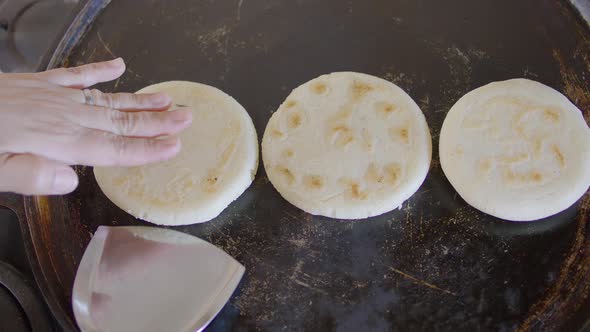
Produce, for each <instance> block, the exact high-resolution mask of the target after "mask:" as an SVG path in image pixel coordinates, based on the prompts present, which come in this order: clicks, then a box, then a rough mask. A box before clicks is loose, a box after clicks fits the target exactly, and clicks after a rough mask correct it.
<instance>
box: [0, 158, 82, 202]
mask: <svg viewBox="0 0 590 332" xmlns="http://www.w3.org/2000/svg"><path fill="white" fill-rule="evenodd" d="M77 186H78V176H77V175H76V172H74V170H73V169H72V168H71V167H69V166H68V165H66V164H63V163H60V162H57V161H53V160H49V159H45V158H43V157H39V156H35V155H32V154H19V155H7V154H5V155H0V191H10V192H16V193H19V194H23V195H64V194H68V193H70V192H72V191H74V189H76V187H77Z"/></svg>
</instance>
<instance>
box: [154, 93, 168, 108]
mask: <svg viewBox="0 0 590 332" xmlns="http://www.w3.org/2000/svg"><path fill="white" fill-rule="evenodd" d="M150 99H151V101H152V103H153V104H154V105H155V106H166V105H169V104H170V103H171V102H172V100H171V99H170V97H168V95H166V94H164V93H157V94H155V95H153V96H152V97H151V98H150Z"/></svg>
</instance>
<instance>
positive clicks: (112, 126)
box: [75, 107, 192, 137]
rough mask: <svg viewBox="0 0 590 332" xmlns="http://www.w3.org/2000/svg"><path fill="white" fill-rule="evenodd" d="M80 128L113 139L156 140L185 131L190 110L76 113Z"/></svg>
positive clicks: (190, 115)
mask: <svg viewBox="0 0 590 332" xmlns="http://www.w3.org/2000/svg"><path fill="white" fill-rule="evenodd" d="M76 114H77V115H76V116H77V119H76V120H75V121H76V122H77V123H78V124H79V125H81V126H84V127H86V128H92V129H98V130H102V131H106V132H110V133H113V134H116V135H122V136H133V137H157V136H162V135H172V134H176V133H178V132H180V131H181V130H183V129H185V128H187V127H188V126H189V125H190V124H191V122H192V112H191V111H190V110H186V109H184V110H176V111H171V112H124V111H119V110H115V109H104V108H99V107H89V108H84V109H82V110H79V111H77V112H76Z"/></svg>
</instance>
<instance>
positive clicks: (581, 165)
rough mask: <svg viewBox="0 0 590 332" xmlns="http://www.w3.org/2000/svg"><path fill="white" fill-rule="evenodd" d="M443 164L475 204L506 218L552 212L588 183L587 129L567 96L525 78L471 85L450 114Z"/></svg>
mask: <svg viewBox="0 0 590 332" xmlns="http://www.w3.org/2000/svg"><path fill="white" fill-rule="evenodd" d="M440 162H441V166H442V169H443V171H444V173H445V175H446V177H447V178H448V180H449V181H450V183H451V184H452V185H453V187H454V188H455V190H457V192H458V193H459V195H461V197H462V198H463V199H464V200H465V201H466V202H467V203H469V204H470V205H472V206H473V207H475V208H476V209H478V210H480V211H482V212H485V213H487V214H490V215H492V216H495V217H498V218H502V219H506V220H511V221H531V220H537V219H542V218H545V217H549V216H551V215H554V214H556V213H558V212H561V211H563V210H565V209H567V208H568V207H570V206H571V205H573V204H574V203H575V202H576V201H577V200H578V199H579V198H580V197H582V196H583V195H584V193H585V192H586V191H587V190H588V187H589V186H590V129H589V128H588V125H587V124H586V121H585V120H584V117H583V115H582V112H581V111H580V110H579V109H578V108H577V107H576V106H575V105H574V104H572V103H571V102H570V101H569V100H568V99H567V98H566V97H565V96H563V95H562V94H561V93H559V92H557V91H555V90H554V89H552V88H550V87H548V86H545V85H543V84H541V83H537V82H534V81H530V80H526V79H513V80H508V81H503V82H495V83H491V84H488V85H486V86H483V87H481V88H478V89H476V90H473V91H471V92H469V93H468V94H466V95H465V96H464V97H462V98H461V99H460V100H459V101H458V102H457V103H456V104H455V105H454V106H453V107H452V108H451V110H450V111H449V113H448V114H447V117H446V118H445V121H444V123H443V126H442V130H441V134H440Z"/></svg>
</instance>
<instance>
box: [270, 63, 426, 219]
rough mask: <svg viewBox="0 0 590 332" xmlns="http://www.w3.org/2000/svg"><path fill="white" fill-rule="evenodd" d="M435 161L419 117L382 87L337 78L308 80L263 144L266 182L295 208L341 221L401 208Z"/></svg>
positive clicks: (399, 94) (400, 95) (357, 77)
mask: <svg viewBox="0 0 590 332" xmlns="http://www.w3.org/2000/svg"><path fill="white" fill-rule="evenodd" d="M431 156H432V142H431V137H430V131H429V130H428V125H427V124H426V120H425V118H424V114H423V113H422V111H421V110H420V108H419V107H418V105H416V103H415V102H414V101H413V100H412V98H410V96H408V95H407V94H406V93H405V92H404V91H403V90H402V89H400V88H399V87H397V86H396V85H394V84H393V83H390V82H388V81H386V80H383V79H380V78H377V77H374V76H370V75H366V74H360V73H352V72H340V73H332V74H329V75H324V76H320V77H318V78H316V79H314V80H311V81H309V82H307V83H305V84H303V85H301V86H299V87H298V88H297V89H295V90H293V92H292V93H291V94H290V95H289V96H288V97H287V99H286V100H285V102H284V103H283V104H282V105H281V106H280V107H279V109H278V110H277V111H276V112H275V113H274V114H273V115H272V117H271V119H270V121H269V123H268V125H267V127H266V130H265V132H264V137H263V140H262V159H263V162H264V168H265V170H266V173H267V174H268V178H269V179H270V181H271V182H272V184H273V186H274V187H275V188H276V189H277V190H278V191H279V193H280V194H281V195H282V196H283V197H284V198H285V199H286V200H287V201H289V202H290V203H291V204H293V205H295V206H296V207H298V208H300V209H302V210H304V211H306V212H308V213H311V214H314V215H322V216H327V217H332V218H339V219H362V218H367V217H372V216H377V215H380V214H383V213H386V212H389V211H391V210H394V209H396V208H398V207H400V206H401V204H402V203H403V202H404V201H405V200H407V199H408V198H409V197H410V196H412V195H413V194H414V193H415V192H416V191H417V190H418V188H419V187H420V185H421V184H422V182H423V181H424V179H425V177H426V174H427V173H428V169H429V167H430V160H431Z"/></svg>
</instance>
